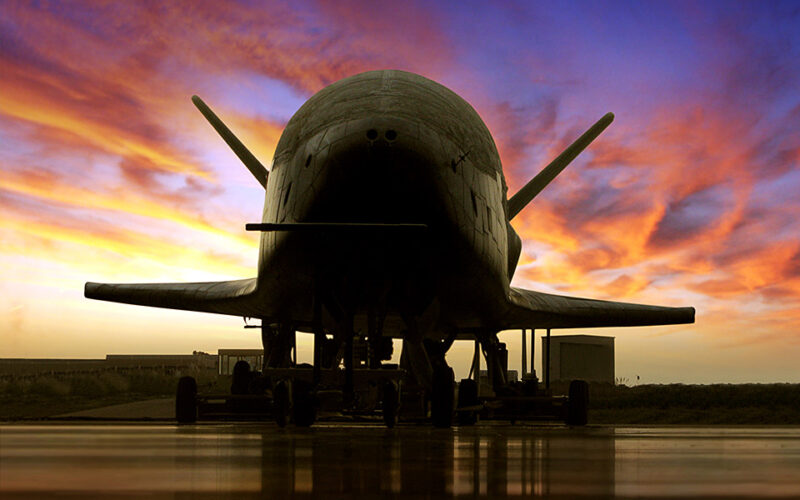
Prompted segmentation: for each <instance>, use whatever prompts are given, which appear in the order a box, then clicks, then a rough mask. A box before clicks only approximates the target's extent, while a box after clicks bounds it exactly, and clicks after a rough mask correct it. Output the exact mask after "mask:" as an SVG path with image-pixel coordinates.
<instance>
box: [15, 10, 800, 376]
mask: <svg viewBox="0 0 800 500" xmlns="http://www.w3.org/2000/svg"><path fill="white" fill-rule="evenodd" d="M798 25H800V9H798V8H797V5H796V3H792V2H786V3H783V2H770V3H763V4H762V3H730V2H718V3H717V2H704V3H702V4H684V3H678V2H674V3H673V2H661V3H635V2H634V3H627V2H616V3H612V4H604V5H603V6H601V5H599V4H594V3H584V2H575V3H569V4H564V5H561V6H559V8H557V9H553V8H547V7H545V6H540V7H536V6H530V5H528V4H527V3H524V2H521V3H516V4H515V3H506V4H504V5H503V6H494V7H488V6H486V5H480V4H474V5H469V6H466V7H465V6H464V5H463V4H462V3H455V2H438V3H424V2H418V3H415V2H409V3H404V4H402V5H398V4H391V3H383V2H369V3H359V2H327V1H318V2H308V3H303V4H302V5H301V6H297V5H295V4H293V3H281V2H270V3H269V4H268V5H267V6H266V7H255V6H253V7H251V6H248V5H245V4H231V5H229V6H228V7H226V9H225V10H224V11H220V10H219V6H218V4H212V3H202V2H187V3H185V4H183V3H181V2H170V3H169V4H168V5H160V6H157V7H152V6H150V7H144V6H137V5H135V4H132V5H117V4H110V5H104V6H103V5H101V6H96V7H75V6H61V5H60V4H58V3H52V4H51V3H47V2H44V3H41V4H35V5H29V4H27V3H23V2H4V3H3V4H2V5H0V68H2V72H0V73H1V75H2V76H0V273H2V274H0V276H2V278H1V279H0V357H102V356H104V355H105V354H107V353H123V352H127V353H160V352H191V351H192V350H206V351H211V352H216V349H218V348H231V347H258V346H259V339H258V336H257V335H251V334H250V333H251V332H250V331H245V330H243V329H241V325H242V323H241V318H234V317H224V316H213V315H208V314H199V313H189V312H177V311H164V310H158V309H148V308H141V307H135V306H126V305H120V304H110V303H104V302H95V301H89V300H86V299H83V297H82V292H83V282H85V281H108V282H115V281H118V282H125V281H128V282H147V281H153V282H156V281H158V282H168V281H197V280H218V279H236V278H246V277H250V276H253V275H255V272H256V271H255V265H256V260H257V248H258V240H257V237H256V236H254V235H252V234H248V233H246V232H245V231H244V224H245V223H246V222H252V221H255V220H258V219H259V218H260V215H261V212H260V211H261V206H262V203H263V190H262V189H261V188H260V186H258V184H257V182H256V181H255V180H253V179H252V178H251V176H250V174H249V173H248V172H247V170H246V169H245V168H244V167H243V166H242V165H241V164H240V163H239V162H238V160H237V159H236V158H235V157H234V155H233V154H232V153H231V152H230V151H229V150H228V149H227V147H226V146H225V144H224V143H223V142H222V141H221V140H220V139H219V138H218V137H217V136H216V135H215V133H214V131H213V130H212V129H211V128H210V127H209V126H208V124H207V123H205V121H204V120H203V118H202V117H201V116H200V114H199V113H197V111H196V110H195V109H194V107H193V106H192V104H191V102H190V101H189V98H190V96H191V95H192V94H194V93H197V94H199V95H201V96H202V97H204V98H205V99H206V100H207V101H208V102H209V104H210V105H211V106H212V107H213V108H214V109H215V111H216V112H217V113H218V114H219V115H220V116H221V117H222V118H223V120H224V121H225V122H226V123H227V124H228V125H229V126H230V127H231V128H232V129H233V130H234V131H235V132H236V133H237V135H239V136H240V138H241V139H242V140H243V142H245V144H247V145H248V146H249V147H250V148H251V149H252V150H253V152H254V153H255V154H256V155H257V156H258V157H259V158H260V159H261V161H262V162H263V163H264V164H266V165H268V164H269V163H270V160H271V156H272V152H273V151H274V148H275V145H276V143H277V141H278V138H279V137H280V133H281V130H282V127H283V126H284V125H285V122H286V121H287V120H288V119H289V117H290V116H291V114H292V113H293V112H294V110H295V109H296V108H297V107H298V106H299V105H300V104H301V103H302V102H303V101H304V100H305V99H307V98H308V97H310V96H311V95H312V94H313V93H314V92H315V91H317V90H319V89H321V88H322V87H323V86H324V85H327V84H329V83H332V82H334V81H336V80H338V79H340V78H343V77H346V76H349V75H351V74H355V73H358V72H361V71H366V70H370V69H380V68H397V69H403V70H408V71H414V72H417V73H420V74H422V75H424V76H427V77H429V78H432V79H434V80H436V81H439V82H440V83H442V84H444V85H446V86H448V87H449V88H451V89H452V90H454V91H455V92H457V93H458V94H460V95H461V96H462V97H464V98H465V99H467V100H468V101H469V102H470V103H471V104H472V105H473V106H474V107H475V108H476V110H477V111H478V112H479V114H480V115H481V116H482V117H483V119H484V121H485V122H486V123H487V125H488V127H489V129H490V130H491V132H492V134H493V136H494V138H495V141H496V143H497V146H498V150H499V151H500V153H501V158H502V160H503V166H504V171H505V175H506V177H507V181H508V184H509V190H510V193H512V194H513V192H514V191H515V190H516V189H518V188H519V187H521V186H522V185H523V184H524V183H525V182H526V181H527V180H528V179H529V178H531V177H532V176H533V175H535V174H536V172H538V170H539V169H540V168H542V167H543V166H544V165H545V164H547V162H549V161H550V159H552V158H553V157H554V156H555V155H557V154H558V153H559V152H560V151H561V150H562V149H563V148H564V147H565V146H566V145H567V144H568V143H569V142H571V141H572V140H573V139H574V138H575V137H577V135H579V134H580V133H582V132H583V131H584V130H585V129H586V128H587V127H588V126H589V125H591V124H592V123H594V121H596V119H597V118H599V117H600V116H602V115H603V114H604V113H605V112H607V111H613V112H614V113H615V114H616V120H615V122H614V124H613V125H612V126H611V127H610V128H609V129H608V130H607V131H606V132H605V133H603V134H602V135H601V136H600V138H598V140H597V141H596V142H595V143H594V144H593V145H592V146H590V148H589V149H588V150H587V151H586V152H584V153H583V154H582V155H581V156H580V157H579V158H578V159H577V160H576V161H575V162H574V163H573V164H572V165H571V166H570V167H569V168H568V169H567V170H565V171H564V173H563V174H562V175H561V176H559V178H558V179H557V180H556V181H555V182H553V184H551V185H550V186H549V187H548V188H547V189H546V190H545V191H544V192H543V193H542V195H541V196H540V197H538V198H537V199H536V201H535V202H534V203H533V204H532V205H531V206H530V207H528V208H527V209H526V210H525V211H523V212H522V213H521V214H520V215H519V216H518V217H517V218H515V219H514V222H513V225H514V227H515V228H516V229H517V232H518V233H519V234H520V236H521V237H522V238H523V241H524V248H523V255H522V257H521V259H520V267H519V269H518V271H517V274H516V276H515V282H514V283H515V285H517V286H523V287H526V288H532V289H537V290H542V291H548V292H554V293H562V294H569V295H577V296H588V297H595V298H602V299H610V300H624V301H630V302H644V303H653V304H663V305H692V306H695V307H696V308H697V323H696V324H694V325H681V326H671V327H650V328H633V329H598V330H580V331H564V332H559V331H556V332H554V333H555V334H558V333H590V334H591V333H595V334H598V335H613V336H615V337H616V339H617V340H616V348H617V362H616V364H617V376H618V377H621V378H628V379H629V380H633V379H634V378H635V377H636V375H639V376H640V377H641V380H642V381H643V382H644V381H647V382H672V381H680V382H712V381H714V382H724V381H731V382H743V381H754V382H756V381H761V382H766V381H787V382H789V381H791V382H798V381H800V370H798V369H797V368H796V366H795V361H794V360H796V359H798V358H800V198H798V197H797V194H796V193H797V192H800V168H799V167H800V94H798V92H797V90H796V89H797V88H800V31H798V30H797V29H796V27H797V26H798ZM538 333H542V332H541V331H540V332H538ZM502 339H503V340H504V341H507V342H508V344H509V347H510V349H512V350H513V352H512V353H510V355H509V358H510V365H511V366H510V367H511V368H515V369H517V368H519V352H518V345H519V334H518V332H509V333H504V334H502ZM305 341H306V340H304V339H302V338H301V340H300V342H305ZM536 348H537V360H538V358H539V353H538V349H539V348H540V341H539V340H538V339H537V346H536ZM470 355H471V345H469V346H468V345H467V344H466V343H464V344H459V345H458V346H456V348H454V351H453V352H452V353H451V354H450V355H449V356H448V357H449V359H450V360H451V361H452V362H453V364H454V365H456V366H455V368H456V372H457V375H459V376H462V375H465V373H466V371H465V370H466V369H468V364H469V357H470Z"/></svg>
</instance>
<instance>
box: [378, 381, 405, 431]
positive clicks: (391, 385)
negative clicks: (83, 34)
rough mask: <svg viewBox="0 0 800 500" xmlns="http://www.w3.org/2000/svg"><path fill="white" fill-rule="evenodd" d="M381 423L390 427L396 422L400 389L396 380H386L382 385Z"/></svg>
mask: <svg viewBox="0 0 800 500" xmlns="http://www.w3.org/2000/svg"><path fill="white" fill-rule="evenodd" d="M381 403H382V409H383V423H385V424H386V427H388V428H389V429H391V428H392V427H394V426H395V425H396V424H397V413H398V410H399V409H400V391H399V390H398V388H397V382H395V381H393V380H388V381H387V382H386V383H385V384H384V385H383V401H382V402H381Z"/></svg>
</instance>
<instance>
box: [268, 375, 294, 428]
mask: <svg viewBox="0 0 800 500" xmlns="http://www.w3.org/2000/svg"><path fill="white" fill-rule="evenodd" d="M291 408H292V400H291V392H290V391H289V382H287V381H285V380H281V381H279V382H278V383H277V384H275V389H274V390H273V391H272V411H273V414H274V416H275V423H277V424H278V427H286V424H287V423H288V422H289V412H290V411H291Z"/></svg>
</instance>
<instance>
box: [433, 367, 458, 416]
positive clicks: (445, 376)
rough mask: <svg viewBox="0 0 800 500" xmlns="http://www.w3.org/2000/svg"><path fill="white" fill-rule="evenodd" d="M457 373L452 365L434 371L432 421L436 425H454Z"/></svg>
mask: <svg viewBox="0 0 800 500" xmlns="http://www.w3.org/2000/svg"><path fill="white" fill-rule="evenodd" d="M453 384H455V375H454V374H453V369H452V368H450V367H443V368H440V369H437V370H434V372H433V391H431V421H432V422H433V426H434V427H450V426H451V425H453V406H454V404H453V403H454V401H453V400H454V399H455V395H454V394H453Z"/></svg>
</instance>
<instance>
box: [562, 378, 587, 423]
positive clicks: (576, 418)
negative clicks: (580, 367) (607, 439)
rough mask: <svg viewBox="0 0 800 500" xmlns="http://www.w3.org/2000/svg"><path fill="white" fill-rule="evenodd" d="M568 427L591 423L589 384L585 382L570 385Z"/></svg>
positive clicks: (575, 381)
mask: <svg viewBox="0 0 800 500" xmlns="http://www.w3.org/2000/svg"><path fill="white" fill-rule="evenodd" d="M567 404H568V406H567V419H566V420H567V425H586V423H587V422H588V421H589V384H588V383H587V382H586V381H585V380H573V381H572V382H570V383H569V400H568V403H567Z"/></svg>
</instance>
